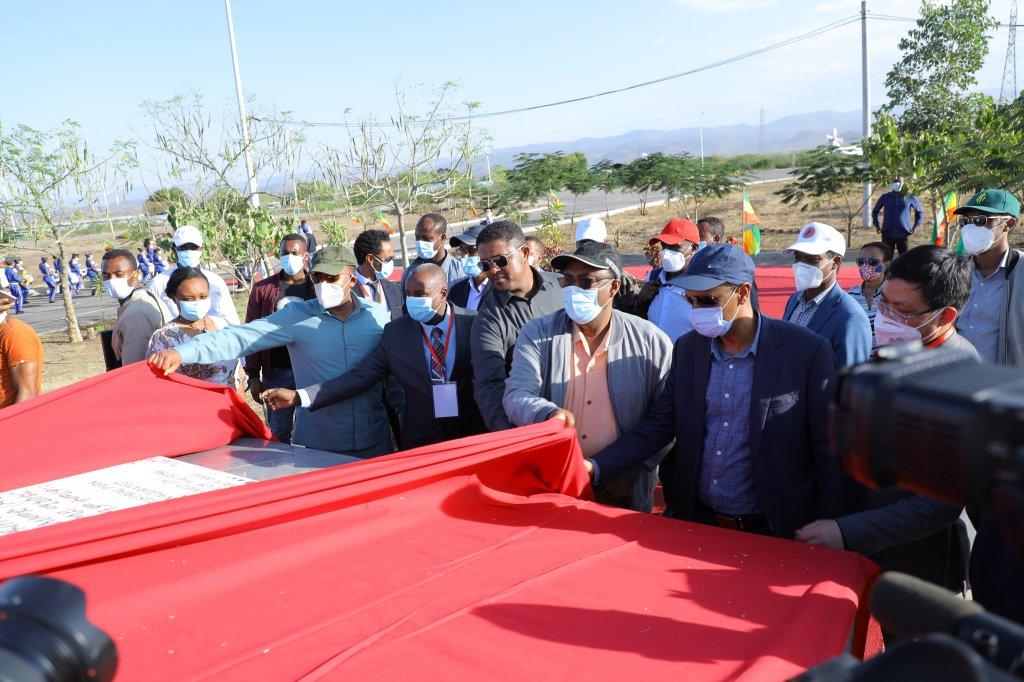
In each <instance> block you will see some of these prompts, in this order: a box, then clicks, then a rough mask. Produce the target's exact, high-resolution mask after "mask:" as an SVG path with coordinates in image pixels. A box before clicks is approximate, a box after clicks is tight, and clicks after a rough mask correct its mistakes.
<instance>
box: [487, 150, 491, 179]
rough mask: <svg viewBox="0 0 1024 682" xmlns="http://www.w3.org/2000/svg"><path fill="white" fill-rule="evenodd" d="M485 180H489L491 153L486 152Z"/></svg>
mask: <svg viewBox="0 0 1024 682" xmlns="http://www.w3.org/2000/svg"><path fill="white" fill-rule="evenodd" d="M487 182H491V153H490V152H487Z"/></svg>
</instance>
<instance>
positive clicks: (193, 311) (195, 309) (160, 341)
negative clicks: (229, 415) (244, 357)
mask: <svg viewBox="0 0 1024 682" xmlns="http://www.w3.org/2000/svg"><path fill="white" fill-rule="evenodd" d="M166 293H167V297H168V298H170V299H171V300H172V301H174V304H175V305H176V306H177V307H178V316H177V317H176V318H174V319H173V320H171V322H170V324H167V325H165V326H163V327H161V328H160V329H157V330H156V331H155V332H153V336H152V337H151V338H150V340H149V348H148V350H147V351H146V357H147V358H148V357H149V356H151V355H153V354H155V353H158V352H160V351H163V350H168V349H170V348H174V347H175V346H178V345H180V344H182V343H185V342H186V341H189V340H191V339H192V338H194V337H196V336H199V335H200V334H205V333H206V332H214V331H217V330H219V329H223V328H224V327H226V326H227V323H226V322H225V321H224V320H223V319H221V318H219V317H212V316H211V315H210V283H209V281H208V280H207V279H206V275H204V274H203V271H202V270H200V269H199V268H189V267H181V268H175V270H174V272H173V273H171V277H170V279H169V280H168V281H167V290H166ZM178 371H179V372H181V373H182V374H184V375H185V376H189V377H192V378H193V379H200V380H202V381H209V382H211V383H215V384H223V385H225V386H231V387H232V388H234V389H236V390H238V391H242V390H244V389H245V385H246V378H245V372H243V371H242V366H241V363H240V362H239V361H238V360H226V361H224V362H215V363H210V364H203V365H200V364H188V365H182V366H181V368H180V369H179V370H178Z"/></svg>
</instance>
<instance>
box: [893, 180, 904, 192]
mask: <svg viewBox="0 0 1024 682" xmlns="http://www.w3.org/2000/svg"><path fill="white" fill-rule="evenodd" d="M901 189H903V183H902V182H894V183H892V191H894V192H899V191H900V190H901Z"/></svg>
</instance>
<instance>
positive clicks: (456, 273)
mask: <svg viewBox="0 0 1024 682" xmlns="http://www.w3.org/2000/svg"><path fill="white" fill-rule="evenodd" d="M447 242H448V221H447V220H445V217H444V216H443V215H441V214H440V213H427V214H426V215H424V216H423V217H421V218H420V219H419V220H418V221H416V258H415V259H414V260H413V262H412V263H409V264H408V267H406V268H405V271H404V272H402V291H405V280H406V279H408V278H409V273H411V272H412V271H413V270H415V269H416V268H418V267H419V266H421V265H423V264H424V263H433V264H434V265H436V266H438V267H439V268H441V269H442V270H444V274H445V276H446V277H447V278H448V286H451V285H452V284H455V283H456V282H458V281H459V280H460V279H462V278H463V277H465V276H466V271H465V270H463V269H462V263H460V262H459V261H457V260H456V259H455V258H453V257H452V255H451V254H449V253H448V248H447V245H446V244H447Z"/></svg>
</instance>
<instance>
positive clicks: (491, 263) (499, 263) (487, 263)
mask: <svg viewBox="0 0 1024 682" xmlns="http://www.w3.org/2000/svg"><path fill="white" fill-rule="evenodd" d="M513 253H515V251H509V252H508V253H506V254H504V255H502V256H495V257H494V258H488V259H487V260H482V261H480V269H481V270H483V271H484V272H490V271H491V268H494V269H495V270H497V269H499V268H503V267H505V266H507V265H508V257H509V256H511V255H512V254H513Z"/></svg>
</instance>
